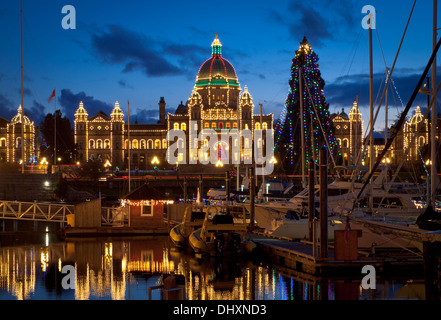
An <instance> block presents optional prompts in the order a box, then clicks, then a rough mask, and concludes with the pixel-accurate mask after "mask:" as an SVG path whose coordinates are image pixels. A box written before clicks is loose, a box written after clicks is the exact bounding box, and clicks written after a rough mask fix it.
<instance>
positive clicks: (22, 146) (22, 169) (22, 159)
mask: <svg viewBox="0 0 441 320" xmlns="http://www.w3.org/2000/svg"><path fill="white" fill-rule="evenodd" d="M20 54H21V66H20V71H21V112H22V116H21V173H22V174H23V173H24V166H25V154H24V151H25V148H24V144H25V140H24V130H25V123H24V107H23V0H20Z"/></svg>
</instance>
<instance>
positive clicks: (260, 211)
mask: <svg viewBox="0 0 441 320" xmlns="http://www.w3.org/2000/svg"><path fill="white" fill-rule="evenodd" d="M406 28H407V27H406ZM371 33H372V30H371V29H369V45H370V107H371V109H370V111H371V112H370V117H371V130H370V134H371V136H372V134H373V121H372V120H373V102H372V83H373V81H372V75H373V73H372V35H371ZM440 41H441V40H440ZM400 46H401V45H400ZM439 46H440V42H438V44H436V46H435V45H434V48H433V52H432V56H431V57H430V59H429V62H428V64H427V66H426V68H425V70H424V72H423V74H422V76H421V78H420V81H419V83H418V84H417V86H416V88H415V90H414V92H413V94H412V96H411V98H410V100H409V102H408V104H407V106H406V108H405V110H404V112H403V113H402V114H401V116H400V119H399V121H398V122H397V130H396V131H395V132H393V133H391V138H390V139H389V140H388V141H387V143H386V145H385V148H384V149H383V151H382V153H381V154H380V155H379V156H378V158H377V161H376V163H375V164H374V161H373V145H372V141H373V139H371V148H370V165H369V166H370V168H369V173H368V175H367V176H366V179H365V181H364V182H363V183H361V184H358V185H357V184H351V189H348V188H346V190H351V191H352V192H351V196H350V197H349V196H347V197H346V200H348V198H350V199H349V203H350V204H349V206H348V209H349V210H347V208H346V206H345V205H343V206H342V205H339V204H338V202H337V206H336V207H337V208H340V214H343V215H345V218H344V219H342V218H343V216H340V218H333V219H328V220H329V223H330V224H329V227H331V229H330V230H329V231H330V232H328V234H330V235H332V228H333V229H336V228H337V229H338V228H340V229H342V228H344V227H345V224H346V220H347V218H349V217H350V218H351V219H352V224H353V227H354V225H355V226H356V228H360V229H362V230H363V234H364V235H365V236H364V240H365V241H364V243H363V241H362V243H363V244H361V246H365V247H369V246H370V245H372V244H373V243H374V242H377V243H378V242H381V241H383V242H388V241H392V240H391V239H390V238H388V237H387V236H385V235H384V234H382V233H381V232H376V231H375V230H374V229H375V226H374V223H371V224H370V225H368V224H369V220H371V219H366V215H364V216H363V218H364V219H363V221H362V222H359V221H358V222H357V218H359V217H357V216H356V214H357V213H360V214H365V213H369V214H370V217H369V216H368V218H371V217H373V213H375V212H377V213H378V212H380V211H381V209H383V208H384V213H385V214H388V215H390V214H391V213H394V214H395V215H396V216H397V217H398V216H400V215H401V214H402V213H403V212H405V210H406V211H407V212H406V215H407V218H409V216H411V217H412V218H413V219H414V221H415V220H416V218H417V217H418V216H419V215H420V214H421V213H422V212H423V208H422V207H421V205H420V204H418V203H416V202H415V201H413V199H412V198H410V199H409V196H407V198H406V199H407V200H410V201H404V202H403V201H401V205H400V206H396V208H395V209H397V212H393V209H394V208H393V205H394V203H391V202H390V199H391V198H390V197H389V194H388V193H386V192H385V190H384V189H382V188H376V185H379V184H377V180H375V181H373V175H374V172H375V171H376V170H377V169H378V168H379V167H380V165H381V160H382V158H383V157H384V156H385V154H386V152H387V151H388V148H389V147H390V146H391V144H392V141H393V139H394V138H395V137H396V135H397V132H398V129H399V128H400V127H401V126H402V124H403V123H404V120H405V117H406V115H407V113H408V111H409V109H410V107H411V105H412V103H413V101H414V99H415V97H416V94H417V93H418V90H419V88H420V87H421V85H422V82H423V81H424V79H425V77H426V75H427V73H428V70H429V69H430V65H431V64H432V63H434V61H435V59H434V57H435V55H436V52H437V51H438V48H439ZM394 65H395V62H394ZM392 71H393V67H392V69H391V73H392ZM388 81H389V79H388ZM388 84H389V83H387V85H388ZM434 91H435V90H433V92H434ZM437 91H438V89H437ZM434 95H436V94H434ZM382 99H383V97H382V98H381V100H382ZM432 103H433V102H432ZM380 105H381V102H380ZM432 128H433V127H432ZM432 132H433V131H432ZM432 139H433V140H432V141H435V140H434V139H435V138H434V136H432ZM432 154H434V153H432ZM432 163H434V161H433V162H432ZM337 184H338V183H335V184H334V185H337ZM389 190H390V186H388V191H389ZM354 191H355V192H354ZM346 193H347V194H348V193H349V191H347V192H346ZM393 196H394V198H395V200H394V201H396V199H397V198H399V197H397V195H396V194H393ZM295 198H296V199H291V200H290V201H287V202H285V203H278V204H273V205H257V206H256V208H255V212H256V222H257V223H258V224H259V222H260V225H261V226H262V227H264V228H265V230H266V231H267V232H269V233H271V234H273V235H283V236H291V237H294V238H298V237H299V236H300V237H301V236H302V235H304V236H305V237H306V235H307V230H306V229H307V228H308V220H307V219H302V215H303V216H304V214H302V213H303V212H302V210H303V208H305V207H306V206H305V204H307V200H308V191H307V190H304V191H302V193H301V194H299V195H298V196H296V197H295ZM404 198H405V197H403V199H404ZM378 199H381V200H380V202H377V200H378ZM433 199H434V193H433V184H432V201H433ZM330 200H331V201H330V203H331V205H332V199H330ZM328 201H329V200H328ZM294 203H295V204H294ZM382 204H384V206H383V207H382V206H381V205H382ZM351 205H352V207H351ZM346 211H347V212H346ZM330 213H331V214H332V213H333V212H332V210H330ZM336 213H337V212H336ZM383 217H384V216H383ZM258 219H259V220H260V221H259V220H258ZM420 220H421V219H420ZM347 221H349V220H347ZM398 222H399V220H397V221H396V223H398ZM366 226H367V227H366ZM302 227H303V229H302ZM299 230H300V231H301V232H300V231H299ZM296 232H297V233H296ZM392 237H395V243H394V245H398V246H401V247H402V246H405V245H406V242H407V246H409V242H408V240H406V239H404V238H399V236H397V235H394V234H392ZM388 245H390V244H388ZM412 246H417V247H418V244H417V243H415V242H412Z"/></svg>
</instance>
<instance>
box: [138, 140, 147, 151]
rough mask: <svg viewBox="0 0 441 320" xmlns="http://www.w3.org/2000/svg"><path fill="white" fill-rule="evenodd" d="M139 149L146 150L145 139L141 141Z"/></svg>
mask: <svg viewBox="0 0 441 320" xmlns="http://www.w3.org/2000/svg"><path fill="white" fill-rule="evenodd" d="M139 148H140V149H145V148H146V143H145V140H144V139H141V141H140V142H139Z"/></svg>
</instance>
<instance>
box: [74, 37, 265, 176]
mask: <svg viewBox="0 0 441 320" xmlns="http://www.w3.org/2000/svg"><path fill="white" fill-rule="evenodd" d="M211 49H212V54H211V57H210V58H209V59H208V60H206V61H205V62H204V63H203V64H202V66H201V67H200V68H199V72H198V74H197V77H196V83H195V85H194V87H193V90H192V92H191V94H190V96H189V98H188V100H187V102H186V103H185V104H182V102H181V104H180V105H179V106H178V107H177V109H176V111H175V113H173V114H171V113H168V114H166V112H165V106H166V102H165V100H164V98H163V97H161V98H160V100H159V121H158V123H156V124H138V123H130V124H129V123H127V122H125V120H124V118H123V117H124V112H123V111H122V109H121V107H120V106H119V103H118V102H116V103H115V107H114V109H113V110H112V111H111V113H110V116H109V115H107V114H106V113H104V112H102V111H100V112H99V113H97V114H96V115H93V116H89V114H88V113H87V106H85V105H84V104H83V103H80V104H79V107H78V109H77V110H76V112H75V121H74V125H75V143H76V144H77V145H78V156H79V161H80V163H84V162H85V161H88V160H96V159H99V160H101V161H107V160H109V161H110V163H111V164H112V166H114V167H119V168H120V169H123V168H124V169H126V168H127V167H128V161H129V160H128V159H129V158H130V166H131V168H132V169H133V168H137V169H139V170H149V169H153V168H154V167H157V168H170V167H172V166H175V165H179V166H180V167H181V166H183V167H185V166H186V165H185V164H188V163H189V162H190V161H191V163H196V164H199V163H200V162H201V160H206V158H207V157H209V156H210V155H208V154H207V152H204V154H201V153H200V152H199V150H200V148H201V147H202V146H205V147H209V150H210V152H214V153H215V154H216V155H219V159H221V160H225V161H228V162H226V163H225V164H226V165H228V164H231V163H237V162H238V161H240V162H241V163H249V162H250V161H252V158H253V154H252V150H253V147H252V146H253V143H257V144H260V145H262V143H263V140H264V138H262V139H258V140H259V141H253V140H254V129H261V130H262V131H263V132H264V134H265V132H266V130H268V129H273V123H274V120H273V115H272V114H264V115H261V114H258V115H256V114H254V107H255V106H254V103H253V99H252V96H251V94H250V92H248V88H247V87H246V86H245V87H244V89H243V90H242V88H241V86H240V83H239V80H238V77H237V75H236V71H235V69H234V67H233V66H232V64H231V63H230V62H229V61H228V60H226V59H225V58H224V57H223V56H222V44H221V42H220V40H219V39H218V37H217V35H216V38H215V39H214V41H213V42H212V44H211ZM190 126H193V127H190ZM172 129H174V130H182V131H183V132H185V137H186V141H185V142H184V141H178V143H181V144H182V143H185V144H184V145H185V146H188V147H187V148H185V149H186V154H182V153H178V154H177V161H176V163H168V161H167V149H168V146H169V143H170V144H171V143H172V142H168V141H167V132H169V131H170V130H172ZM207 129H211V130H214V131H215V132H219V137H220V133H221V132H222V131H223V130H229V129H238V131H239V133H240V132H242V131H243V130H244V129H248V130H249V131H251V137H249V138H248V137H245V136H244V137H243V138H241V139H242V140H241V141H240V147H239V148H233V146H232V143H233V142H232V141H225V140H224V139H219V140H217V141H214V142H212V141H210V146H207V144H208V140H204V141H199V140H198V135H197V134H198V133H199V132H200V131H201V130H207ZM195 133H196V134H195ZM232 140H233V139H232ZM234 143H237V142H234ZM129 147H130V157H129ZM234 147H236V146H234ZM233 149H234V150H236V151H238V150H240V151H239V152H233ZM180 162H181V163H183V164H181V163H180ZM213 166H214V164H213V165H212V166H211V167H213Z"/></svg>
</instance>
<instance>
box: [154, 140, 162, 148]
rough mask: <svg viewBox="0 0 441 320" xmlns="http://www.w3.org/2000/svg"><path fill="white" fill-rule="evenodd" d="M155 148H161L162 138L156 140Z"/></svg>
mask: <svg viewBox="0 0 441 320" xmlns="http://www.w3.org/2000/svg"><path fill="white" fill-rule="evenodd" d="M155 149H161V140H159V139H156V140H155Z"/></svg>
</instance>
